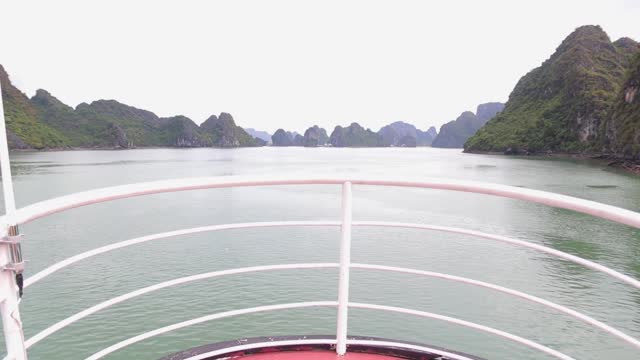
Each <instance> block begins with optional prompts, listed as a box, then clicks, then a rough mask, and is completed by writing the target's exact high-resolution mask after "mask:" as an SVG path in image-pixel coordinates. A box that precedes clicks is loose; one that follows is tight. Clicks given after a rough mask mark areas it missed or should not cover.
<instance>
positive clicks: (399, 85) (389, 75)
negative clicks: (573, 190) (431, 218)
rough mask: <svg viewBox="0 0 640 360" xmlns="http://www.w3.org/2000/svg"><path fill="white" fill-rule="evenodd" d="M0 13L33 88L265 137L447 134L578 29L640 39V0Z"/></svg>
mask: <svg viewBox="0 0 640 360" xmlns="http://www.w3.org/2000/svg"><path fill="white" fill-rule="evenodd" d="M0 15H1V16H0V64H3V65H4V66H5V68H6V70H7V71H8V72H9V74H10V76H11V79H12V81H13V82H14V83H15V84H16V85H17V86H18V87H19V88H20V89H22V90H23V91H24V92H26V93H27V94H28V95H29V96H31V95H33V93H34V92H35V90H36V89H38V88H44V89H47V90H48V91H50V92H51V93H52V94H53V95H54V96H56V97H58V98H59V99H60V100H62V101H63V102H65V103H67V104H69V105H72V106H76V105H77V104H79V103H81V102H91V101H93V100H97V99H116V100H118V101H121V102H123V103H126V104H128V105H132V106H135V107H139V108H143V109H147V110H150V111H153V112H155V113H156V114H158V115H160V116H170V115H177V114H183V115H186V116H188V117H190V118H192V119H193V120H194V121H195V122H197V123H200V122H202V121H204V120H205V119H206V118H207V117H208V116H209V115H211V114H217V113H220V112H222V111H225V112H230V113H231V114H233V116H234V118H235V119H236V122H237V123H238V124H239V125H241V126H243V127H254V128H258V129H264V130H268V131H271V132H272V131H274V130H275V129H277V128H278V127H283V128H285V129H287V130H296V131H298V132H301V131H304V129H306V128H307V127H308V126H311V125H313V124H318V125H321V126H323V127H326V128H327V129H328V130H329V131H331V130H332V129H333V127H334V126H335V125H337V124H341V125H346V124H349V123H351V122H353V121H358V122H359V123H360V124H362V125H363V126H365V127H371V128H373V129H374V130H378V129H379V128H380V127H381V126H383V125H385V124H387V123H390V122H393V121H397V120H402V121H407V122H410V123H413V124H415V125H416V126H418V127H419V128H423V129H426V128H427V127H428V126H431V125H435V126H437V127H438V128H439V126H440V125H441V124H443V123H444V122H447V121H449V120H453V119H455V118H456V117H457V116H458V115H459V114H460V113H461V112H462V111H465V110H472V111H475V107H476V105H477V104H479V103H482V102H488V101H506V100H507V97H508V95H509V93H510V92H511V90H512V89H513V87H514V85H515V84H516V82H517V81H518V79H519V78H520V77H521V76H522V75H524V74H525V73H526V72H528V71H529V70H531V69H532V68H534V67H536V66H538V65H540V63H541V62H542V61H543V60H545V59H546V58H548V57H549V56H550V55H551V53H552V52H553V51H554V49H555V48H556V47H557V46H558V45H559V44H560V42H561V41H562V39H564V37H566V36H567V35H568V34H569V33H570V32H571V31H573V29H575V28H576V27H578V26H580V25H584V24H599V25H601V26H602V27H603V28H604V30H605V31H607V33H608V34H609V36H610V37H611V38H612V39H614V40H615V39H617V38H619V37H621V36H629V37H631V38H634V39H636V40H640V0H579V1H578V0H576V1H565V0H562V1H561V0H531V1H515V0H512V1H500V0H483V1H473V0H469V1H426V0H424V1H399V0H394V1H372V0H364V1H345V0H342V1H333V0H322V1H301V0H294V1H259V0H258V1H244V0H230V1H172V2H165V1H115V0H109V1H87V0H83V1H6V0H0Z"/></svg>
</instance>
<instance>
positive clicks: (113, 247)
mask: <svg viewBox="0 0 640 360" xmlns="http://www.w3.org/2000/svg"><path fill="white" fill-rule="evenodd" d="M283 226H287V227H307V226H336V227H337V226H340V222H338V221H269V222H250V223H236V224H222V225H210V226H201V227H196V228H189V229H181V230H174V231H167V232H163V233H157V234H152V235H145V236H141V237H137V238H134V239H129V240H125V241H120V242H117V243H113V244H109V245H105V246H102V247H99V248H96V249H93V250H89V251H85V252H83V253H80V254H77V255H74V256H71V257H69V258H66V259H64V260H62V261H59V262H57V263H55V264H53V265H51V266H49V267H47V268H45V269H43V270H41V271H39V272H37V273H36V274H34V275H32V276H31V277H29V278H27V279H26V280H25V281H24V287H25V288H27V287H29V286H31V285H33V284H35V283H37V282H38V281H40V280H42V279H44V278H46V277H47V276H49V275H51V274H53V273H55V272H57V271H59V270H62V269H64V268H66V267H68V266H71V265H73V264H75V263H77V262H78V261H81V260H85V259H88V258H91V257H94V256H97V255H100V254H104V253H106V252H109V251H113V250H117V249H121V248H124V247H128V246H132V245H137V244H142V243H145V242H149V241H155V240H161V239H166V238H171V237H178V236H182V235H189V234H197V233H202V232H209V231H222V230H235V229H253V228H269V227H283Z"/></svg>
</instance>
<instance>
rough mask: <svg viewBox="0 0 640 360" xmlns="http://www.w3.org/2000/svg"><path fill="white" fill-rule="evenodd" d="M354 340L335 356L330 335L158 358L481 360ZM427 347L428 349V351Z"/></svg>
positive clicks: (233, 344) (253, 341) (229, 344)
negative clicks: (343, 352) (341, 352)
mask: <svg viewBox="0 0 640 360" xmlns="http://www.w3.org/2000/svg"><path fill="white" fill-rule="evenodd" d="M349 339H350V340H351V341H353V342H355V343H352V344H351V345H349V346H348V348H347V352H346V354H344V355H338V354H337V353H336V350H335V345H333V344H332V341H335V339H332V338H331V337H330V336H325V335H310V336H275V337H258V338H248V339H239V340H234V341H225V342H219V343H215V344H209V345H204V346H200V347H196V348H193V349H189V350H185V351H181V352H178V353H175V354H173V355H169V356H166V357H164V358H162V359H161V360H195V359H197V360H214V359H241V360H243V359H246V360H295V359H301V360H302V359H303V360H337V359H340V360H397V359H410V360H455V359H465V360H484V359H482V358H479V357H476V356H472V355H469V354H464V353H460V352H456V351H451V350H447V349H444V348H440V347H436V346H430V345H425V344H419V343H412V342H397V341H395V340H389V339H383V338H376V337H363V336H349ZM427 350H428V351H427Z"/></svg>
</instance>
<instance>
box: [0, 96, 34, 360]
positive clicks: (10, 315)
mask: <svg viewBox="0 0 640 360" xmlns="http://www.w3.org/2000/svg"><path fill="white" fill-rule="evenodd" d="M0 172H2V192H3V195H4V208H5V219H6V221H7V222H6V223H5V224H0V226H1V227H2V229H0V231H1V233H0V238H1V239H2V240H1V242H0V317H2V329H3V331H4V339H5V344H6V347H7V358H8V359H11V360H25V359H26V358H27V350H26V349H25V346H24V334H23V333H22V322H21V320H20V310H19V308H18V286H17V282H16V276H17V274H20V273H21V272H22V265H23V264H22V252H21V249H20V242H19V241H20V236H19V234H18V227H17V225H16V224H15V223H14V221H13V216H14V214H15V211H16V203H15V198H14V195H13V180H12V178H11V164H10V163H9V145H8V142H7V129H6V125H5V119H4V106H3V103H2V86H1V85H0ZM18 276H19V277H20V279H21V276H22V275H21V274H20V275H18Z"/></svg>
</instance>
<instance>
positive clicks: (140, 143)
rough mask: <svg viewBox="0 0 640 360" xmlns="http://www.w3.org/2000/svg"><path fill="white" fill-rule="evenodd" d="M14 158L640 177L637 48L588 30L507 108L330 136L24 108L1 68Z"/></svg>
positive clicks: (106, 108)
mask: <svg viewBox="0 0 640 360" xmlns="http://www.w3.org/2000/svg"><path fill="white" fill-rule="evenodd" d="M0 83H1V84H2V95H3V100H4V108H5V115H6V121H7V129H8V130H7V133H8V138H9V145H10V147H11V148H12V149H71V148H88V149H91V148H135V147H219V148H234V147H255V146H267V145H271V146H276V147H279V146H304V147H324V146H330V147H417V146H431V147H441V148H463V147H464V151H465V152H470V153H498V154H507V155H509V154H513V155H521V154H522V155H527V154H578V155H580V156H589V157H602V158H606V159H613V161H614V162H615V163H619V164H620V166H622V167H625V168H628V169H631V170H634V171H637V172H640V90H639V89H640V44H639V43H638V42H636V41H634V40H632V39H629V38H621V39H618V40H616V41H614V42H612V41H611V40H610V39H609V37H608V35H607V34H606V33H605V32H604V31H603V30H602V28H600V27H599V26H592V25H587V26H582V27H579V28H577V29H576V30H575V31H574V32H573V33H571V34H570V35H569V36H568V37H567V38H566V39H565V40H564V41H563V42H562V43H561V44H560V46H559V47H558V48H557V49H556V51H555V53H553V54H552V55H551V57H550V58H549V59H548V60H546V61H545V62H544V63H542V65H541V66H540V67H538V68H535V69H533V70H531V71H530V72H529V73H527V74H526V75H525V76H523V77H522V78H521V79H520V81H518V83H517V84H516V86H515V88H514V89H513V91H512V92H511V95H510V96H509V100H508V101H507V103H506V104H502V103H498V102H491V103H486V104H480V105H478V107H477V109H476V112H475V113H473V112H470V111H465V112H463V113H462V114H461V115H460V116H459V117H458V118H457V119H455V120H453V121H450V122H448V123H446V124H444V125H442V127H441V128H440V131H439V132H438V131H436V129H435V128H434V127H428V128H427V130H424V131H423V130H420V129H419V128H418V127H416V126H415V125H412V124H409V123H406V122H402V121H396V122H392V123H390V124H388V125H386V126H383V127H382V128H381V129H379V130H378V131H374V130H371V129H368V128H365V127H363V126H362V125H360V124H359V123H357V122H353V123H351V124H349V125H347V126H341V125H338V126H335V128H334V129H333V130H332V131H331V132H330V133H329V131H327V130H326V129H323V128H321V127H319V126H317V125H314V126H311V127H309V128H308V129H307V130H306V131H305V132H304V133H303V134H298V133H296V132H293V131H287V130H285V129H278V130H277V131H276V132H275V133H274V134H269V133H268V132H266V131H260V130H256V129H252V128H247V129H243V128H241V127H240V126H238V125H237V124H236V122H235V120H234V119H233V117H232V116H231V114H229V113H224V112H223V113H221V114H219V115H211V116H210V117H209V118H208V119H207V120H206V121H204V122H203V123H202V124H200V125H197V124H196V123H195V122H194V121H193V120H191V119H189V118H187V117H185V116H180V115H178V116H172V117H166V118H162V117H158V116H157V115H155V114H154V113H152V112H150V111H146V110H141V109H137V108H134V107H131V106H128V105H125V104H122V103H119V102H117V101H115V100H97V101H94V102H92V103H90V104H86V103H82V104H80V105H78V106H76V108H72V107H70V106H68V105H65V104H63V103H62V102H61V101H59V100H58V99H56V98H55V97H54V96H53V95H51V94H50V93H48V92H47V91H45V90H38V91H37V92H36V94H35V95H34V96H33V97H32V98H28V97H27V96H26V95H25V94H23V93H22V92H21V91H20V90H18V89H17V88H16V87H15V86H13V85H12V84H11V82H10V80H9V76H8V74H7V73H6V71H5V70H4V68H3V67H2V66H1V65H0Z"/></svg>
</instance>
